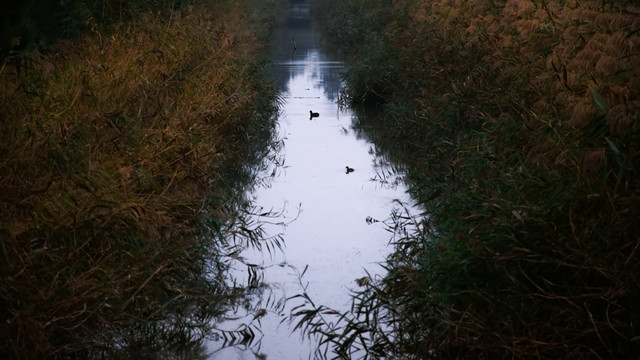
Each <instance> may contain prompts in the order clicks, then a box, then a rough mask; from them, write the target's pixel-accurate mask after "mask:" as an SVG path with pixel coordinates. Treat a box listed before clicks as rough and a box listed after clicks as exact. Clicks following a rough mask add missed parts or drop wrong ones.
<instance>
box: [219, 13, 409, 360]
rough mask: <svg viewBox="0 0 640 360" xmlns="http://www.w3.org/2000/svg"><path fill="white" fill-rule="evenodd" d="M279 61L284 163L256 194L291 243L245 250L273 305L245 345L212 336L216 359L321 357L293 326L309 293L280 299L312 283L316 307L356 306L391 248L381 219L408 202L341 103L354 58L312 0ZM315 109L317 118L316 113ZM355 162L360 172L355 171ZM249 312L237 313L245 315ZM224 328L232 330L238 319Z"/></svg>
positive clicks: (290, 21)
mask: <svg viewBox="0 0 640 360" xmlns="http://www.w3.org/2000/svg"><path fill="white" fill-rule="evenodd" d="M294 44H295V49H294ZM271 67H272V69H271V70H272V74H273V76H274V78H275V79H276V80H275V81H276V85H277V86H278V87H280V88H281V89H282V91H283V98H284V101H285V103H284V105H283V108H282V112H281V115H280V117H279V120H278V122H279V129H280V133H281V136H282V141H283V144H284V146H283V150H282V153H281V155H282V164H280V166H278V167H276V168H275V169H270V170H269V171H267V172H266V173H265V177H267V178H271V175H273V177H272V178H271V181H269V182H267V183H266V185H265V186H263V187H260V188H259V189H258V190H257V191H256V192H255V193H254V194H253V197H254V200H255V204H257V205H258V206H260V207H262V208H264V209H265V211H267V210H270V209H274V210H278V211H280V210H281V211H282V212H283V215H282V217H281V218H280V219H279V220H277V221H276V222H275V223H273V224H265V228H266V229H267V230H268V232H269V234H270V235H276V234H282V235H283V238H284V243H285V247H284V248H283V251H276V252H271V253H269V252H263V253H258V252H247V253H246V254H245V256H246V257H247V258H248V262H250V263H252V264H256V265H259V267H260V268H261V269H263V270H264V281H265V282H266V283H268V284H269V285H271V289H270V290H269V291H267V292H266V294H265V295H264V297H263V298H261V299H256V301H257V302H258V303H259V304H258V306H257V307H258V308H264V309H265V310H267V313H266V315H265V316H263V317H261V318H260V325H261V331H262V334H258V336H257V340H256V341H254V342H252V343H251V344H248V345H246V346H234V347H227V348H224V349H222V350H214V349H216V346H217V347H219V346H220V343H213V344H211V345H210V349H212V355H211V359H256V358H261V359H263V358H267V359H278V360H287V359H308V358H313V346H312V343H311V342H309V341H308V340H305V339H303V335H302V334H301V333H300V332H296V333H292V329H293V325H290V324H289V322H287V321H286V319H287V317H288V315H289V312H290V310H291V309H292V308H293V307H295V306H296V305H299V304H300V303H301V302H302V300H301V299H293V300H290V301H289V302H287V303H286V305H285V306H282V305H283V304H281V303H279V300H278V299H284V298H288V297H292V296H294V295H296V294H299V293H301V292H303V291H304V290H305V289H306V292H307V293H308V294H309V295H310V297H311V298H312V299H313V301H314V302H315V303H316V304H323V305H325V306H328V307H331V308H334V309H337V310H341V311H343V310H346V309H348V308H349V306H350V301H351V297H350V291H351V290H352V289H355V288H357V286H358V285H357V284H356V282H355V279H357V278H361V277H363V276H365V275H366V273H365V269H366V271H368V272H369V273H371V274H381V273H382V271H381V267H380V266H379V265H378V263H380V262H382V261H383V260H384V258H385V256H386V255H387V254H388V253H390V252H391V250H392V249H391V248H390V247H389V246H388V242H389V239H390V236H391V235H390V233H389V232H388V231H387V230H386V229H385V225H384V222H383V221H384V220H385V219H387V218H389V216H390V213H391V212H392V210H393V209H394V207H398V203H399V202H405V203H408V202H410V199H409V197H408V195H407V194H406V189H405V188H404V187H403V186H402V185H399V184H398V182H397V181H380V179H381V178H385V179H386V175H383V174H393V173H394V171H391V170H389V169H385V168H384V166H385V165H384V161H381V160H380V159H379V158H377V157H376V156H375V153H376V151H375V148H374V146H373V145H372V144H371V143H368V142H366V141H365V140H363V139H359V138H358V137H357V136H356V134H355V132H354V131H353V129H352V127H351V123H352V118H353V116H354V114H353V113H352V112H351V110H350V109H343V108H340V107H339V106H338V97H339V89H340V88H341V87H342V82H341V78H342V74H343V73H344V72H345V71H346V65H345V63H344V62H342V61H341V60H340V59H339V58H337V57H335V56H329V55H327V51H326V49H324V48H323V47H322V37H321V36H320V34H319V33H318V32H317V31H315V30H314V28H313V24H312V22H311V20H310V17H309V8H308V5H307V4H306V2H305V1H300V0H298V1H294V0H292V1H291V6H290V8H289V9H288V17H287V21H286V22H285V26H284V27H283V28H282V29H280V30H279V31H277V32H276V34H275V35H274V38H273V45H272V48H271ZM309 111H313V112H318V113H319V116H318V117H314V118H313V119H310V116H309ZM381 163H383V164H381ZM347 166H348V167H350V168H353V169H354V171H353V172H350V173H347V172H346V167H347ZM274 171H275V172H274ZM386 180H388V179H386ZM368 218H369V219H371V218H373V219H376V220H380V222H374V223H371V222H370V221H369V222H368V221H367V219H368ZM238 271H239V272H240V273H241V272H242V271H243V269H238ZM303 272H304V276H302V277H300V274H301V273H303ZM245 275H246V276H248V274H245ZM239 277H242V275H239ZM253 307H254V308H255V307H256V305H255V304H253ZM251 316H254V315H253V314H252V313H247V314H245V316H243V315H242V314H239V315H238V318H239V321H246V320H247V319H249V320H251ZM283 320H285V321H283ZM220 326H221V327H222V326H228V328H229V329H232V328H233V326H238V324H234V323H233V322H231V323H227V324H221V325H220Z"/></svg>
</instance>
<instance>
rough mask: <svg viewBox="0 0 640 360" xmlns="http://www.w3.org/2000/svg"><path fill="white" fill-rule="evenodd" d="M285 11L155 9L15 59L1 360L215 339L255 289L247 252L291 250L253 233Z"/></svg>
mask: <svg viewBox="0 0 640 360" xmlns="http://www.w3.org/2000/svg"><path fill="white" fill-rule="evenodd" d="M105 5H113V3H111V2H105ZM122 5H123V6H124V5H125V4H124V3H123V4H122ZM279 6H280V1H275V0H273V1H271V0H267V1H265V0H260V1H258V0H255V1H249V2H243V3H242V4H241V3H239V2H216V1H208V2H201V3H200V4H197V5H194V6H183V7H181V8H180V9H178V8H174V10H167V11H166V12H164V11H162V12H157V11H146V9H145V11H138V12H136V13H135V14H136V16H135V17H134V18H128V19H127V20H126V21H124V22H118V21H117V19H116V20H114V21H112V22H109V26H104V27H102V26H96V27H94V28H92V29H90V31H87V32H85V33H83V34H81V35H79V36H78V37H77V38H76V39H74V40H59V41H58V42H56V43H55V44H53V45H51V46H50V47H48V49H47V51H46V52H44V53H43V52H37V51H34V52H33V53H22V54H21V55H20V59H21V61H20V63H19V64H20V65H21V66H18V65H16V64H18V63H17V62H15V61H9V60H10V59H9V60H7V61H5V62H4V63H3V64H2V67H0V119H2V120H1V121H0V188H1V189H2V191H1V192H0V247H1V253H0V264H1V266H0V278H1V281H0V305H1V308H2V310H0V314H2V321H1V322H0V338H1V339H2V340H0V353H3V354H5V355H6V356H9V357H10V358H26V359H30V358H44V357H46V358H57V357H60V358H65V357H67V356H78V357H88V356H90V354H92V353H93V351H95V349H102V350H101V351H103V354H105V353H109V351H110V350H107V349H111V350H113V349H125V350H126V349H127V348H129V349H131V348H135V344H136V343H137V344H140V343H141V342H143V341H142V339H143V338H145V336H146V339H153V338H164V339H166V340H167V341H169V342H170V343H171V341H176V340H177V339H180V337H183V338H187V339H189V338H194V339H197V338H198V337H199V336H201V335H203V334H205V333H207V332H210V330H211V329H210V328H211V326H212V323H213V320H215V318H216V316H220V315H221V314H222V313H223V312H224V311H225V310H226V309H227V308H228V307H229V306H232V305H233V301H234V298H236V297H237V296H238V295H239V294H242V293H243V292H244V290H243V286H242V284H231V283H229V282H227V281H226V276H227V275H226V274H227V269H228V267H229V264H230V261H232V260H233V259H234V257H236V255H235V254H237V252H238V249H240V248H242V247H243V246H265V245H267V246H270V249H272V248H277V247H278V246H280V245H281V244H280V239H278V238H276V239H271V240H269V242H268V243H264V242H265V240H263V239H262V238H260V236H259V234H260V231H261V230H260V228H259V227H256V228H247V227H242V228H240V227H237V226H236V225H235V224H238V223H239V222H241V216H242V215H241V212H240V211H239V210H235V209H239V206H238V204H242V203H244V202H245V200H246V199H244V198H243V193H244V189H245V188H246V187H247V186H249V184H250V183H251V182H252V181H254V180H255V176H256V175H255V174H256V172H255V171H254V170H253V167H254V166H257V165H258V164H259V163H260V162H261V161H263V159H264V157H265V156H266V155H267V154H268V153H269V150H268V149H269V146H270V144H269V143H270V142H271V141H274V140H273V139H272V136H273V128H274V115H275V113H276V112H277V101H276V100H277V99H276V94H275V92H274V91H273V90H272V89H271V88H270V86H269V85H268V83H267V81H266V80H265V77H264V65H263V59H262V54H263V53H262V50H263V45H264V36H265V35H264V34H261V32H263V31H264V28H265V27H267V28H268V26H270V25H269V24H272V23H273V21H274V19H275V14H276V13H277V12H276V9H277V8H278V7H279ZM142 8H143V9H144V7H142ZM96 21H97V22H98V23H99V19H97V20H96ZM234 240H235V241H234ZM136 329H137V330H136ZM141 329H145V330H144V331H138V330H141ZM145 334H146V335H145ZM160 335H162V336H160ZM138 336H139V338H137V340H136V337H138ZM114 339H116V340H114ZM114 341H115V342H116V343H113V342H114ZM109 344H111V345H109ZM107 346H111V347H110V348H109V347H107ZM170 348H172V349H175V346H174V347H170ZM83 354H84V355H83ZM114 356H116V355H114Z"/></svg>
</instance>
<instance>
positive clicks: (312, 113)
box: [309, 110, 320, 120]
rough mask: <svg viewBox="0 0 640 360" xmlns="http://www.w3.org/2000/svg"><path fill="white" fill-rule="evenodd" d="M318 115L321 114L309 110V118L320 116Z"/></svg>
mask: <svg viewBox="0 0 640 360" xmlns="http://www.w3.org/2000/svg"><path fill="white" fill-rule="evenodd" d="M318 116H320V114H319V113H317V112H313V111H311V110H309V120H311V119H313V118H314V117H318Z"/></svg>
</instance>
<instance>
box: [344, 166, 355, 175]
mask: <svg viewBox="0 0 640 360" xmlns="http://www.w3.org/2000/svg"><path fill="white" fill-rule="evenodd" d="M346 168H347V174H349V173H352V172H354V171H356V169H354V168H350V167H349V166H346Z"/></svg>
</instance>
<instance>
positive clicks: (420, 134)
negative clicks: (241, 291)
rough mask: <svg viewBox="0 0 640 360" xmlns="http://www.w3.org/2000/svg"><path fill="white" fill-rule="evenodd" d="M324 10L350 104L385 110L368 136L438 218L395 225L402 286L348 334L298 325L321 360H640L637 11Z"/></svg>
mask: <svg viewBox="0 0 640 360" xmlns="http://www.w3.org/2000/svg"><path fill="white" fill-rule="evenodd" d="M313 4H314V5H315V8H313V9H315V10H314V12H315V14H316V15H317V16H318V18H319V19H320V20H321V21H322V23H323V24H324V27H325V28H326V31H327V33H328V34H329V35H330V36H331V37H332V38H334V39H336V41H337V42H338V43H339V44H340V45H339V46H343V51H344V52H346V53H348V54H349V55H351V61H350V71H349V73H348V74H347V77H346V80H347V85H348V86H347V88H346V89H345V90H344V92H343V101H345V102H347V103H349V104H351V105H352V106H354V107H358V106H367V107H371V106H377V107H378V108H379V109H381V111H382V116H379V117H370V116H364V117H360V118H359V120H358V121H359V123H357V124H354V126H356V127H361V128H362V132H363V133H367V127H371V126H374V127H377V128H384V129H385V130H386V131H385V133H384V135H383V136H376V133H375V132H371V135H370V136H371V138H372V139H373V141H374V142H375V143H376V144H377V146H378V147H380V148H384V149H386V150H387V151H388V154H389V156H391V157H395V158H396V159H397V160H398V161H399V162H401V163H404V164H407V165H408V167H409V169H411V170H410V173H409V182H410V187H411V191H412V193H413V195H414V198H415V199H416V200H417V201H418V203H419V204H420V205H421V206H423V207H424V208H425V209H426V214H427V215H426V216H425V218H424V220H423V221H422V222H421V223H420V224H418V225H417V226H416V225H415V224H413V223H407V222H406V220H405V217H400V218H399V219H398V220H397V221H396V223H395V224H394V225H392V226H391V230H393V231H396V230H397V229H398V228H402V227H403V226H405V225H409V226H408V227H406V229H407V231H405V232H403V233H400V234H397V233H396V232H394V234H395V238H394V240H393V241H394V243H395V246H396V251H395V252H394V253H393V254H391V255H390V256H389V258H388V259H387V261H386V263H385V264H384V265H383V266H384V267H385V268H386V270H387V271H388V273H387V275H386V276H385V277H384V278H383V279H369V280H368V281H363V285H364V286H365V288H364V289H363V290H361V291H358V292H356V293H355V294H354V304H353V308H352V310H351V311H350V312H346V313H343V314H342V319H341V321H339V322H337V323H328V322H324V321H323V314H327V315H332V314H333V310H332V309H326V308H324V307H323V306H321V305H316V304H314V303H313V302H312V301H311V299H308V303H307V307H306V308H299V309H298V310H299V311H298V312H297V313H296V314H294V315H295V316H294V320H295V321H299V326H300V327H302V328H304V329H305V331H307V332H308V333H309V334H320V335H322V336H323V342H322V343H321V347H320V348H319V349H318V355H319V356H322V355H323V354H326V352H325V351H326V350H327V348H328V347H331V348H333V349H335V351H336V352H337V353H339V354H341V356H343V357H345V358H349V357H352V356H357V357H366V358H377V357H387V358H433V359H453V358H456V359H458V358H472V359H475V358H519V359H527V358H542V359H550V358H554V359H555V358H565V359H570V358H571V359H585V358H595V359H607V358H635V357H637V356H638V354H640V337H639V336H638V334H639V333H640V332H639V331H638V325H637V324H638V321H639V320H640V313H639V312H638V308H637V306H635V305H634V304H636V303H637V302H638V300H639V299H640V286H639V285H638V284H639V282H638V280H639V279H638V274H640V271H639V270H640V268H639V265H640V261H638V255H637V250H638V248H639V247H640V228H639V227H638V222H637V219H638V218H639V216H640V199H639V197H640V194H639V191H640V189H639V182H638V180H637V179H638V175H637V169H638V166H639V165H640V164H639V159H640V157H639V151H640V150H639V149H640V122H639V113H640V98H639V97H640V93H638V91H639V89H640V56H639V55H638V53H637V49H638V46H639V45H640V35H639V31H640V20H638V19H640V8H639V7H638V6H637V4H635V3H634V2H633V1H618V2H615V3H604V2H600V1H552V0H546V1H531V0H508V1H498V2H496V1H473V2H471V1H470V2H464V1H453V0H442V1H426V0H398V1H393V2H388V1H362V0H350V1H333V0H314V1H313ZM319 9H323V10H322V11H321V10H319ZM378 133H379V131H378ZM398 144H401V145H402V147H403V148H404V150H409V151H398V149H397V148H398ZM407 154H409V155H407Z"/></svg>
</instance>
